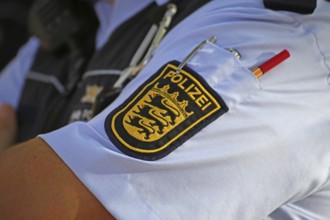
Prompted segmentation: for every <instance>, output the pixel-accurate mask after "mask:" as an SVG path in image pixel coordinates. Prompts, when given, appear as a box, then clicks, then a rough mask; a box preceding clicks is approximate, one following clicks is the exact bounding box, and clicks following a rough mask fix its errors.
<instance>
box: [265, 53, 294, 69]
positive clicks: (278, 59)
mask: <svg viewBox="0 0 330 220" xmlns="http://www.w3.org/2000/svg"><path fill="white" fill-rule="evenodd" d="M289 57H290V53H289V51H287V50H282V51H281V52H280V53H278V54H277V55H275V56H274V57H272V58H271V59H269V60H267V62H265V63H263V64H261V65H260V66H259V68H260V69H261V70H262V71H263V72H264V73H266V72H268V71H269V70H270V69H272V68H274V67H275V66H277V65H278V64H280V63H282V62H283V61H284V60H286V59H287V58H289Z"/></svg>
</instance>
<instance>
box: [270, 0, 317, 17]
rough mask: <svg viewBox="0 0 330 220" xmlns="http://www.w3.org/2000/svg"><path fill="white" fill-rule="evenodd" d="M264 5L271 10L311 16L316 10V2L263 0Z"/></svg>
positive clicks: (306, 0)
mask: <svg viewBox="0 0 330 220" xmlns="http://www.w3.org/2000/svg"><path fill="white" fill-rule="evenodd" d="M264 5H265V7H266V8H270V9H273V10H283V11H292V12H297V13H301V14H312V13H313V12H314V10H315V8H316V0H264Z"/></svg>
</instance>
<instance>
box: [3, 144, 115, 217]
mask: <svg viewBox="0 0 330 220" xmlns="http://www.w3.org/2000/svg"><path fill="white" fill-rule="evenodd" d="M0 213H1V216H2V219H4V220H6V219H35V220H38V219H68V220H70V219H101V220H102V219H114V218H113V217H112V216H111V215H110V214H109V213H108V212H107V211H106V210H105V208H104V207H103V206H102V205H101V204H100V203H99V202H98V201H97V200H96V198H95V197H94V196H93V195H92V194H91V193H90V192H89V191H88V190H87V189H86V188H85V186H84V185H82V183H81V182H80V181H79V180H78V179H77V178H76V176H75V175H74V174H73V173H72V172H71V170H70V169H69V168H68V167H67V166H66V165H65V164H64V162H63V161H62V160H61V159H60V158H59V157H58V156H57V155H56V153H55V152H54V151H53V150H52V149H51V148H50V147H49V146H48V145H47V144H46V143H45V142H44V141H43V140H41V139H39V138H37V139H33V140H31V141H29V142H26V143H23V144H20V145H17V146H15V147H13V148H11V149H9V150H7V151H5V152H3V153H2V154H0Z"/></svg>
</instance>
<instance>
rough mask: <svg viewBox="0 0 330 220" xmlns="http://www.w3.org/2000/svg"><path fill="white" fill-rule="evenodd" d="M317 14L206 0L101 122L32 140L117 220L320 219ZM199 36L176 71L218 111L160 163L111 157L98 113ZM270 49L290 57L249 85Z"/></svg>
mask: <svg viewBox="0 0 330 220" xmlns="http://www.w3.org/2000/svg"><path fill="white" fill-rule="evenodd" d="M329 10H330V4H329V3H327V2H325V1H321V0H319V1H318V8H317V9H316V11H315V13H314V14H312V15H300V14H296V13H290V12H281V11H271V10H267V9H265V8H264V6H263V4H262V1H261V0H219V1H211V2H210V3H208V4H207V5H205V6H204V7H202V8H201V9H200V10H198V11H196V12H195V13H193V14H192V15H191V16H190V17H188V18H187V19H185V20H184V21H183V22H181V23H180V24H178V25H177V26H176V27H175V28H174V29H173V30H172V31H171V32H170V33H168V35H167V36H166V37H165V39H164V40H163V41H162V43H161V45H160V47H159V49H158V50H157V51H156V53H155V56H154V57H153V59H152V60H151V62H150V63H149V64H148V65H147V66H146V67H145V68H144V69H143V71H142V72H141V73H140V74H139V75H138V76H137V77H136V78H135V79H134V80H133V81H132V82H131V83H130V84H129V85H128V86H127V87H126V88H125V89H124V91H123V92H122V94H121V95H120V96H119V97H118V99H117V100H116V101H115V102H114V103H112V104H111V105H110V106H109V107H108V108H106V109H105V110H104V111H103V112H102V113H101V114H99V115H98V116H96V117H95V118H94V119H92V120H91V121H90V122H88V123H84V122H78V123H73V124H70V125H68V126H66V127H64V128H62V129H59V130H57V131H54V132H52V133H49V134H44V135H41V137H42V138H43V139H44V140H45V141H46V142H47V143H48V144H49V145H50V146H51V147H52V148H53V149H54V150H55V151H56V152H57V153H58V155H59V156H60V157H61V158H62V159H63V160H64V161H65V163H66V164H67V165H68V166H69V167H70V168H71V169H72V170H73V172H74V173H75V174H76V175H77V177H78V178H79V179H80V180H81V181H82V182H83V183H84V184H85V185H86V187H87V188H88V189H89V190H90V191H91V192H92V193H93V194H94V195H95V196H96V198H98V200H99V201H100V202H101V203H102V204H103V205H104V207H105V208H106V209H108V210H109V212H111V213H112V214H113V215H114V217H116V218H118V219H281V220H282V219H329V218H330V208H329V207H330V180H329V168H330V146H329V145H330V144H329V133H330V123H329V121H330V112H329V109H330V85H329V84H330V80H329V74H330V43H329V40H328V36H329V33H330V24H329V21H330V15H329V13H328V12H329ZM211 36H216V37H217V38H218V41H217V42H216V43H215V44H212V43H207V44H206V45H205V46H204V47H203V48H202V49H201V50H200V51H199V52H198V53H197V54H196V55H195V56H194V57H193V58H192V59H191V60H190V61H189V62H188V64H187V65H188V66H189V67H190V68H192V69H193V70H194V71H196V72H197V73H198V74H200V76H202V77H203V78H204V80H205V81H206V82H207V83H208V84H209V85H210V86H211V87H212V88H213V89H214V90H215V91H216V92H217V93H218V94H219V95H220V96H221V97H222V98H223V99H224V101H225V103H226V104H227V106H228V107H229V111H228V112H227V113H225V114H224V115H222V116H221V117H220V118H218V119H217V120H215V121H213V122H212V123H210V124H209V125H208V126H206V127H205V128H204V129H202V130H201V131H200V132H198V133H197V134H196V135H194V136H193V137H191V138H190V139H189V140H187V141H186V142H184V143H183V144H182V145H181V146H180V147H178V148H177V149H176V150H174V151H173V152H172V153H170V154H169V155H167V156H166V157H164V158H162V159H159V160H156V161H144V160H140V159H135V158H132V157H130V156H128V155H125V154H124V153H122V152H121V151H120V150H118V148H117V147H116V146H115V144H114V143H112V142H111V141H110V140H109V138H108V135H107V133H106V131H105V128H104V127H105V126H104V124H105V118H106V117H107V116H108V115H109V113H111V112H113V111H114V110H115V109H116V108H117V107H118V106H119V105H120V104H122V103H123V102H124V101H125V100H126V99H128V98H129V96H130V94H132V93H133V92H134V91H135V90H137V89H138V87H139V86H140V85H141V84H142V83H143V82H144V81H146V80H147V79H148V78H150V76H151V75H153V74H154V73H155V72H156V71H157V70H158V69H159V68H160V67H161V66H162V65H163V64H165V63H167V62H168V61H170V60H179V61H182V60H183V59H184V58H185V57H186V56H187V54H188V53H189V52H190V51H191V50H192V49H193V48H194V47H195V46H196V45H198V44H199V43H200V42H201V41H203V40H206V39H209V38H210V37H211ZM229 47H230V48H235V49H237V50H238V51H239V52H240V53H241V55H242V58H241V60H237V59H236V57H235V56H234V55H233V54H231V53H229V52H228V51H226V50H224V49H223V48H229ZM282 49H288V50H289V51H290V53H291V57H290V58H289V59H288V60H286V61H285V62H283V63H281V64H280V65H279V66H277V67H276V68H274V69H272V70H271V71H269V72H268V73H266V74H265V75H264V76H262V77H260V78H258V79H257V78H255V77H254V76H253V74H252V73H251V71H250V69H251V68H253V67H255V66H257V65H258V64H260V63H263V62H264V61H266V60H267V59H269V58H270V57H272V56H273V55H274V54H276V53H278V52H279V51H281V50H282ZM0 94H1V93H0Z"/></svg>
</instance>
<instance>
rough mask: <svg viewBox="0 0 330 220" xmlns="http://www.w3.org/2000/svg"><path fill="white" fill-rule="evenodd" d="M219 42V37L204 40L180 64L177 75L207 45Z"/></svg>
mask: <svg viewBox="0 0 330 220" xmlns="http://www.w3.org/2000/svg"><path fill="white" fill-rule="evenodd" d="M216 41H217V37H215V36H213V37H211V38H210V39H208V40H204V41H202V43H200V44H199V45H197V46H196V47H195V48H194V49H193V50H192V51H191V52H190V53H189V54H188V55H187V56H186V57H185V58H184V60H183V61H182V62H181V63H180V64H179V66H178V67H177V68H176V71H175V73H177V74H179V73H180V72H181V70H182V68H183V67H184V66H185V65H186V64H187V63H188V61H189V60H190V59H191V58H192V57H193V56H195V55H196V54H197V53H198V51H200V50H201V49H202V48H203V47H204V46H205V44H207V43H215V42H216Z"/></svg>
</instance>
